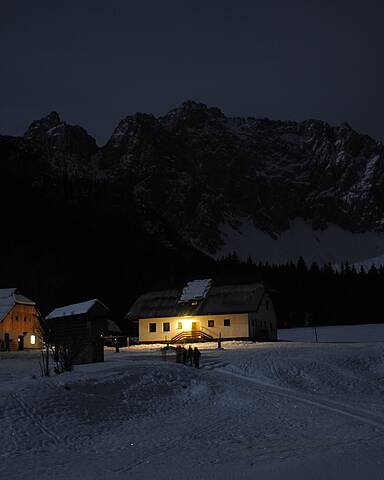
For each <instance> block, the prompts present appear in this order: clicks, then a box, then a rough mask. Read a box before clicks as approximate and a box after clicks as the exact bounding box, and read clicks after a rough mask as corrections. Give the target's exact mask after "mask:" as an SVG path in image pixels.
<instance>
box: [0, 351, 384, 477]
mask: <svg viewBox="0 0 384 480" xmlns="http://www.w3.org/2000/svg"><path fill="white" fill-rule="evenodd" d="M223 346H224V350H217V349H216V348H215V347H216V344H211V345H205V348H204V349H203V350H202V357H201V361H202V368H201V369H200V370H197V369H194V368H191V367H188V366H184V365H180V364H176V363H175V358H174V354H173V353H171V354H168V357H167V360H166V361H165V362H164V361H162V360H161V355H160V353H159V350H158V349H157V348H156V346H149V347H145V348H142V347H130V348H127V349H122V351H121V352H120V353H115V352H114V351H113V350H112V349H111V350H107V351H106V361H105V362H104V363H101V364H91V365H83V366H78V367H75V370H74V372H72V373H69V374H63V375H59V376H52V377H50V378H42V377H40V373H39V367H38V354H36V353H28V352H20V353H8V352H7V353H1V354H0V412H1V413H0V431H1V440H2V441H1V443H0V457H1V459H0V478H12V479H21V478H25V477H26V476H28V477H29V478H32V479H53V480H59V479H60V480H61V479H72V478H81V479H83V480H88V479H110V478H111V479H117V478H129V479H151V478H153V479H179V478H183V479H205V478H209V479H237V478H238V479H264V478H265V479H281V478H284V479H295V480H301V479H308V478H310V479H311V480H315V479H338V480H340V479H353V480H354V479H362V478H366V479H369V480H374V479H383V478H384V473H383V472H384V401H383V400H384V342H383V343H380V342H375V343H373V342H372V343H323V344H321V343H320V344H314V343H298V342H277V343H258V344H253V343H246V342H241V343H235V342H228V343H226V342H223Z"/></svg>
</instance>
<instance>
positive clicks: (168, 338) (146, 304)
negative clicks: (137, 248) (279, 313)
mask: <svg viewBox="0 0 384 480" xmlns="http://www.w3.org/2000/svg"><path fill="white" fill-rule="evenodd" d="M125 318H126V319H127V320H129V321H138V323H139V341H140V343H157V342H171V343H182V342H185V341H212V340H217V339H219V338H222V339H223V340H230V339H231V340H261V341H267V340H270V341H274V340H276V339H277V329H276V313H275V309H274V307H273V304H272V301H271V298H270V297H269V295H268V293H267V292H266V291H265V288H264V286H263V285H262V284H260V283H252V284H247V285H225V286H214V285H212V281H211V280H210V279H205V280H195V281H193V282H189V283H188V284H187V286H186V287H185V288H184V289H183V290H163V291H158V292H149V293H146V294H144V295H141V296H140V297H139V298H138V299H137V300H136V302H135V303H134V304H133V306H132V308H131V310H130V311H129V312H128V313H127V315H126V317H125Z"/></svg>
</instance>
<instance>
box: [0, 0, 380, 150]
mask: <svg viewBox="0 0 384 480" xmlns="http://www.w3.org/2000/svg"><path fill="white" fill-rule="evenodd" d="M324 4H326V5H324ZM383 18H384V2H382V1H381V0H380V1H379V0H377V1H375V0H365V1H359V2H357V1H354V0H349V1H347V0H345V1H344V0H334V1H332V2H331V1H325V2H322V1H320V0H249V1H246V0H244V1H242V0H237V1H235V0H231V1H226V0H217V1H215V0H212V1H210V0H206V1H200V0H193V1H183V0H177V1H176V0H175V1H168V0H153V1H150V0H138V1H131V0H109V1H105V0H104V1H98V0H92V1H81V0H78V1H70V0H67V1H60V2H59V1H54V0H50V1H49V2H48V1H39V0H35V1H31V0H28V1H21V0H1V6H0V27H1V28H0V58H1V75H0V92H1V93H0V94H1V101H0V132H1V133H4V134H17V135H18V134H21V133H23V132H24V130H25V129H26V128H27V126H28V125H29V123H30V122H31V121H32V120H33V119H36V118H40V117H41V116H43V115H45V114H47V113H49V112H50V111H52V110H57V111H58V112H59V113H60V115H61V116H62V118H63V119H64V120H66V121H67V122H69V123H74V124H80V125H82V126H83V127H85V128H86V129H87V130H88V131H89V132H90V133H91V134H92V135H94V136H95V137H96V138H97V140H98V142H99V143H103V142H105V141H106V140H107V138H108V137H109V136H110V135H111V133H112V131H113V129H114V128H115V126H116V125H117V123H118V122H119V120H121V119H122V118H123V117H124V116H126V115H129V114H133V113H135V112H136V111H142V112H150V113H154V114H156V115H158V114H163V113H166V112H167V111H168V110H170V109H172V108H175V107H177V106H178V105H179V104H180V103H182V102H183V101H184V100H187V99H192V100H196V101H201V102H204V103H207V104H208V105H210V106H218V107H220V108H221V109H222V110H223V111H224V113H226V114H227V115H233V116H256V117H259V116H260V117H270V118H275V119H292V120H303V119H306V118H317V119H322V120H326V121H329V122H331V123H339V122H342V121H348V122H349V123H350V124H351V125H352V126H353V127H354V128H355V129H357V130H359V131H361V132H363V133H368V134H370V135H372V136H374V137H376V138H378V139H381V140H384V125H383V123H382V118H383V115H384V62H383V47H384V41H383V37H384V33H383V26H382V23H383Z"/></svg>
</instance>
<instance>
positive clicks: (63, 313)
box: [45, 298, 109, 320]
mask: <svg viewBox="0 0 384 480" xmlns="http://www.w3.org/2000/svg"><path fill="white" fill-rule="evenodd" d="M96 303H98V304H100V305H102V306H103V307H104V308H105V309H106V310H109V308H108V307H106V306H105V305H104V304H103V303H102V302H100V300H98V299H97V298H94V299H93V300H87V301H86V302H80V303H73V304H72V305H66V306H65V307H59V308H55V309H54V310H52V312H51V313H50V314H48V315H47V316H46V317H45V318H46V320H50V319H52V318H59V317H70V316H73V315H82V314H84V313H88V312H89V311H90V310H91V308H92V307H93V306H94V305H96Z"/></svg>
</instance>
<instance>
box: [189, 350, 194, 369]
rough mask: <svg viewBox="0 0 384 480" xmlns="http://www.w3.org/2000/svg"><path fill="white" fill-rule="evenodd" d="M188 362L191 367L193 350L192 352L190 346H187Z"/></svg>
mask: <svg viewBox="0 0 384 480" xmlns="http://www.w3.org/2000/svg"><path fill="white" fill-rule="evenodd" d="M188 361H189V364H190V365H191V367H192V366H193V350H192V347H191V346H189V348H188Z"/></svg>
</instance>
